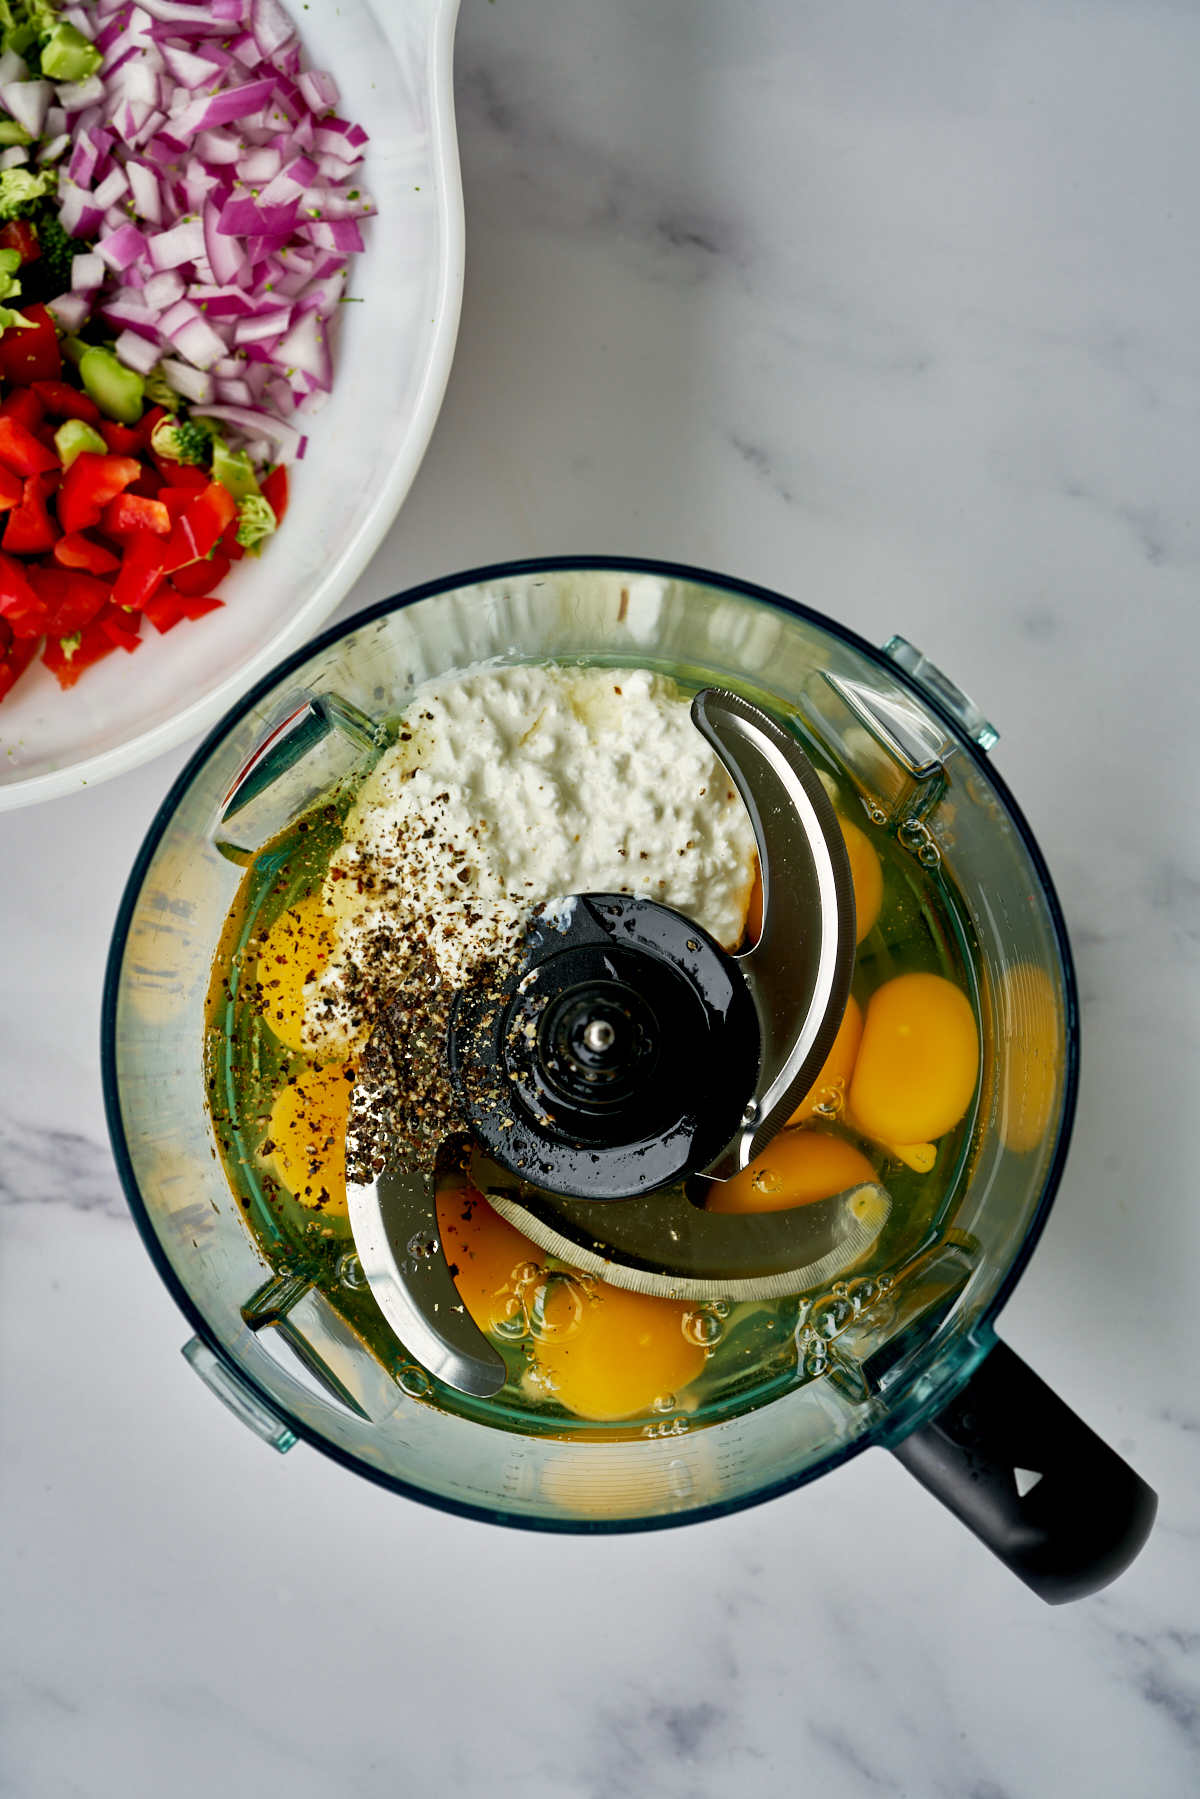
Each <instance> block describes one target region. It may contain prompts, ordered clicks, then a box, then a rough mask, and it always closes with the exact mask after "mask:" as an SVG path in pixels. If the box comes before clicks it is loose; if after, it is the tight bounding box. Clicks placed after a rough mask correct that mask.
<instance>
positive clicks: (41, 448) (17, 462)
mask: <svg viewBox="0 0 1200 1799" xmlns="http://www.w3.org/2000/svg"><path fill="white" fill-rule="evenodd" d="M5 341H6V339H5V338H3V337H0V349H3V348H4V344H5ZM0 462H2V463H3V464H4V466H5V468H8V469H11V470H12V472H13V474H14V475H20V476H21V477H22V479H23V480H24V479H28V477H29V476H30V475H40V474H43V473H44V472H45V471H46V470H47V469H52V468H54V469H56V468H58V467H59V460H58V457H57V456H56V455H55V454H54V451H53V450H48V449H47V448H46V446H45V444H43V443H39V442H38V440H37V438H36V437H35V436H34V435H33V432H32V431H31V430H30V429H29V428H28V426H27V425H22V424H21V423H20V421H19V420H18V419H15V418H13V417H12V415H11V414H0Z"/></svg>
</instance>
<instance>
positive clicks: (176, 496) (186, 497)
mask: <svg viewBox="0 0 1200 1799" xmlns="http://www.w3.org/2000/svg"><path fill="white" fill-rule="evenodd" d="M193 497H194V496H193V494H192V492H191V490H190V489H189V488H186V487H168V486H167V484H166V482H165V481H164V482H163V484H162V486H161V487H160V488H159V490H158V492H157V494H156V495H155V498H156V499H157V501H158V503H159V505H160V506H165V507H166V509H167V512H168V513H169V514H170V518H171V523H172V524H174V523H175V521H176V519H180V518H182V517H183V515H184V513H185V512H186V511H187V509H188V507H189V506H190V505H191V503H192V499H193Z"/></svg>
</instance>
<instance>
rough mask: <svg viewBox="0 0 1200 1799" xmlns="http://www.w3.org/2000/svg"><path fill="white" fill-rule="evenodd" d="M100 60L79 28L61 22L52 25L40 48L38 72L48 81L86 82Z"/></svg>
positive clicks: (98, 53)
mask: <svg viewBox="0 0 1200 1799" xmlns="http://www.w3.org/2000/svg"><path fill="white" fill-rule="evenodd" d="M103 61H104V58H103V56H102V55H101V54H100V52H99V50H97V49H96V46H95V45H94V44H92V43H89V42H88V40H87V38H85V37H84V35H83V33H82V31H77V30H76V28H75V26H74V25H68V24H66V23H65V21H64V22H63V23H61V24H56V25H55V27H54V29H53V31H52V32H51V33H50V35H49V37H48V38H47V39H46V40H45V41H44V42H43V44H42V47H41V63H42V74H43V75H46V76H48V77H49V79H50V80H51V81H86V80H87V79H88V77H89V76H90V75H94V74H95V73H96V70H97V69H98V68H99V67H100V64H101V63H102V62H103Z"/></svg>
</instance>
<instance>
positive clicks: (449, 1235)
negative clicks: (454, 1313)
mask: <svg viewBox="0 0 1200 1799" xmlns="http://www.w3.org/2000/svg"><path fill="white" fill-rule="evenodd" d="M437 1218H438V1230H439V1233H440V1235H441V1241H442V1249H443V1251H444V1253H445V1256H446V1260H447V1261H448V1262H449V1264H450V1266H451V1268H452V1269H453V1271H454V1284H455V1286H456V1287H457V1288H458V1291H459V1293H460V1295H461V1296H462V1301H463V1304H464V1305H465V1306H466V1308H467V1311H468V1312H469V1313H470V1314H471V1317H472V1318H473V1319H474V1320H475V1323H476V1324H477V1325H478V1326H479V1328H480V1330H484V1331H496V1330H497V1329H498V1328H499V1330H500V1332H501V1334H504V1325H505V1323H506V1322H507V1321H509V1320H510V1319H514V1318H515V1319H516V1321H517V1323H518V1326H519V1327H522V1326H523V1328H524V1329H525V1330H527V1332H528V1334H529V1336H530V1338H531V1340H532V1344H533V1350H534V1358H535V1371H536V1373H537V1374H538V1375H539V1376H540V1377H541V1378H542V1380H543V1382H544V1385H543V1391H544V1392H545V1393H546V1395H547V1397H549V1398H552V1399H554V1400H556V1401H557V1403H558V1404H559V1405H562V1406H564V1407H565V1408H566V1410H567V1411H569V1412H574V1413H575V1414H576V1415H577V1416H578V1417H580V1418H593V1419H597V1420H604V1421H608V1422H611V1421H614V1420H617V1419H620V1418H631V1417H634V1416H636V1414H637V1413H639V1412H644V1411H645V1410H646V1409H647V1407H648V1406H650V1405H652V1404H653V1402H654V1401H655V1400H656V1399H659V1398H662V1397H664V1396H665V1395H667V1394H669V1393H676V1392H678V1391H679V1389H680V1388H681V1387H683V1386H686V1385H687V1383H688V1381H690V1380H694V1379H695V1377H696V1376H697V1375H698V1374H699V1373H700V1370H701V1369H702V1368H703V1366H704V1350H703V1347H701V1346H700V1345H698V1344H696V1343H693V1342H691V1341H689V1339H688V1338H687V1337H685V1336H684V1334H683V1325H684V1320H685V1318H686V1317H687V1315H688V1308H687V1306H685V1305H681V1304H679V1303H677V1302H676V1301H675V1300H670V1299H657V1298H654V1297H652V1296H650V1295H647V1294H643V1293H626V1292H624V1291H623V1290H622V1289H621V1288H619V1287H610V1286H607V1285H606V1284H605V1283H604V1282H603V1281H597V1280H591V1279H589V1278H588V1277H587V1276H585V1275H580V1274H573V1273H569V1272H567V1271H566V1270H561V1269H549V1268H547V1267H546V1265H545V1262H544V1260H543V1259H542V1256H541V1251H540V1250H538V1249H537V1248H536V1247H535V1246H534V1245H533V1244H532V1243H530V1242H529V1241H528V1240H527V1239H526V1238H525V1237H523V1236H522V1235H521V1233H520V1232H519V1231H516V1230H514V1229H513V1227H512V1226H511V1225H510V1224H507V1223H506V1222H505V1221H504V1219H503V1218H501V1217H500V1216H499V1214H498V1213H497V1212H495V1211H494V1210H493V1208H492V1207H491V1206H490V1205H489V1204H488V1202H487V1200H486V1199H484V1198H483V1196H482V1195H481V1194H479V1193H478V1192H476V1190H475V1189H474V1188H473V1187H469V1186H468V1187H460V1188H454V1187H444V1188H442V1189H441V1190H440V1191H439V1193H438V1196H437Z"/></svg>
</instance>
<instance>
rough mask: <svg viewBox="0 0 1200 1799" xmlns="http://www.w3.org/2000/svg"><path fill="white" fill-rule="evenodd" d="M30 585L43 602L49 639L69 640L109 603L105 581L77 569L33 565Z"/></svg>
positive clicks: (30, 573)
mask: <svg viewBox="0 0 1200 1799" xmlns="http://www.w3.org/2000/svg"><path fill="white" fill-rule="evenodd" d="M29 582H30V585H31V587H32V588H33V590H34V592H35V593H36V594H37V596H38V599H39V600H40V601H41V602H42V606H43V608H44V611H45V631H46V634H47V636H49V637H69V636H70V635H71V633H72V632H73V631H81V630H82V629H83V627H84V625H88V624H90V623H91V621H92V620H93V619H94V618H95V617H96V616H97V614H98V613H99V611H100V609H101V607H103V606H105V605H106V604H107V603H108V594H109V586H108V582H107V581H98V580H97V579H96V577H95V575H84V574H81V573H80V572H79V570H78V569H67V568H43V567H40V566H39V565H37V564H35V565H34V566H33V567H32V568H31V569H30V571H29Z"/></svg>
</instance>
